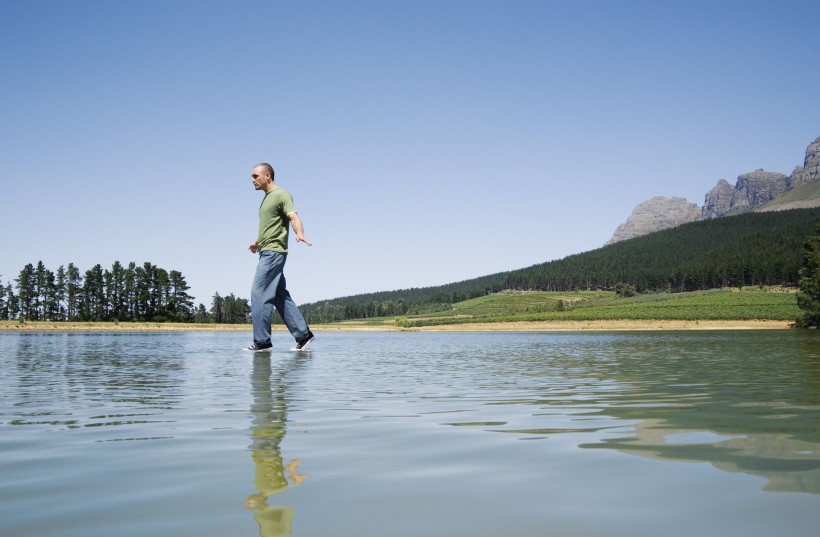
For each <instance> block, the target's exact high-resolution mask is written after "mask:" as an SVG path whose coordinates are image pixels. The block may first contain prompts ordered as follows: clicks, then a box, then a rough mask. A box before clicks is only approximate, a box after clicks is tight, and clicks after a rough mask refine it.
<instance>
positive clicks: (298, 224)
mask: <svg viewBox="0 0 820 537" xmlns="http://www.w3.org/2000/svg"><path fill="white" fill-rule="evenodd" d="M288 219H289V220H290V225H291V226H293V231H294V232H295V233H296V242H304V243H305V244H307V245H308V246H313V243H312V242H310V241H309V240H307V239H306V238H305V227H304V226H303V225H302V219H301V218H299V215H298V214H297V213H290V214H289V215H288Z"/></svg>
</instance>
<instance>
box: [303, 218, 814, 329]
mask: <svg viewBox="0 0 820 537" xmlns="http://www.w3.org/2000/svg"><path fill="white" fill-rule="evenodd" d="M818 223H820V208H815V209H796V210H790V211H780V212H771V213H746V214H741V215H738V216H730V217H724V218H718V219H715V220H706V221H701V222H693V223H690V224H685V225H682V226H679V227H676V228H673V229H667V230H664V231H659V232H657V233H653V234H650V235H644V236H641V237H636V238H634V239H629V240H625V241H621V242H617V243H614V244H611V245H608V246H604V247H603V248H598V249H597V250H591V251H589V252H584V253H580V254H575V255H571V256H568V257H565V258H563V259H560V260H556V261H549V262H546V263H540V264H538V265H533V266H531V267H527V268H523V269H518V270H513V271H510V272H501V273H498V274H492V275H489V276H483V277H480V278H475V279H471V280H465V281H462V282H457V283H451V284H446V285H440V286H436V287H426V288H418V289H404V290H399V291H385V292H379V293H370V294H364V295H356V296H350V297H344V298H336V299H332V300H324V301H321V302H315V303H311V304H305V305H302V306H300V309H301V310H302V312H303V313H304V315H305V317H306V318H307V319H308V321H309V322H314V323H316V322H334V321H341V320H346V319H361V318H368V317H381V316H395V315H404V314H407V313H423V312H425V311H436V310H441V309H445V308H449V305H450V304H452V303H455V302H459V301H462V300H466V299H469V298H476V297H479V296H484V295H487V294H490V293H495V292H499V291H502V290H504V289H519V290H543V291H572V290H576V289H579V290H592V289H614V288H615V286H616V285H617V284H619V283H626V284H629V285H632V286H634V287H635V289H636V290H637V291H638V292H653V291H673V292H676V291H694V290H700V289H713V288H720V287H738V286H747V285H786V286H796V285H797V279H798V276H797V274H798V271H799V269H800V266H801V264H802V247H803V243H804V242H805V240H806V237H807V236H808V235H811V234H812V233H813V232H814V230H815V227H816V226H817V224H818Z"/></svg>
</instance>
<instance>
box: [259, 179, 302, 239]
mask: <svg viewBox="0 0 820 537" xmlns="http://www.w3.org/2000/svg"><path fill="white" fill-rule="evenodd" d="M295 212H296V208H295V207H294V206H293V197H291V195H290V194H288V193H287V192H286V191H285V190H284V189H283V188H281V187H278V186H277V187H275V188H274V189H273V190H271V191H270V192H268V193H267V194H265V199H263V200H262V204H261V205H260V206H259V248H258V251H260V252H262V251H265V250H273V251H275V252H282V253H287V251H288V232H289V231H290V220H289V219H288V215H289V214H290V213H295Z"/></svg>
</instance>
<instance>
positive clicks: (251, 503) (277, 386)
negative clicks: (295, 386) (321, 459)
mask: <svg viewBox="0 0 820 537" xmlns="http://www.w3.org/2000/svg"><path fill="white" fill-rule="evenodd" d="M299 363H300V360H294V361H293V362H292V364H293V365H298V364H299ZM286 373H287V371H284V372H278V378H275V379H274V378H273V372H272V369H271V363H270V355H267V354H263V355H257V356H254V361H253V373H252V377H251V391H252V394H253V405H252V406H251V414H252V416H253V417H252V425H251V445H250V449H251V458H252V459H253V462H254V466H255V471H256V473H255V478H254V486H255V487H256V490H257V493H255V494H252V495H250V496H248V498H247V499H246V500H245V506H246V508H248V509H250V510H254V511H255V513H254V515H253V518H254V520H255V521H256V523H257V524H259V535H260V536H262V537H281V536H284V535H290V533H291V529H292V520H293V517H294V515H295V512H294V511H293V509H291V508H290V507H276V506H270V505H268V499H269V498H270V497H271V496H272V495H274V494H276V493H278V492H282V491H283V490H285V489H287V488H289V487H291V486H296V485H299V484H301V483H302V482H303V481H304V480H305V479H306V478H307V476H306V475H303V474H301V473H300V472H299V464H300V461H299V459H294V460H292V461H290V462H288V463H287V464H285V463H284V459H283V458H282V452H281V447H280V446H281V443H282V440H283V439H284V437H285V432H286V429H287V386H286V383H285V380H284V377H285V375H286Z"/></svg>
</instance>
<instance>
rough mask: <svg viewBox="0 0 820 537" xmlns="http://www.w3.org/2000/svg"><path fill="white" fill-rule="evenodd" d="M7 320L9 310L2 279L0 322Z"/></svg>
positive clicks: (0, 279)
mask: <svg viewBox="0 0 820 537" xmlns="http://www.w3.org/2000/svg"><path fill="white" fill-rule="evenodd" d="M8 320H9V308H8V302H7V301H6V288H5V287H3V279H2V278H0V321H8Z"/></svg>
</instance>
